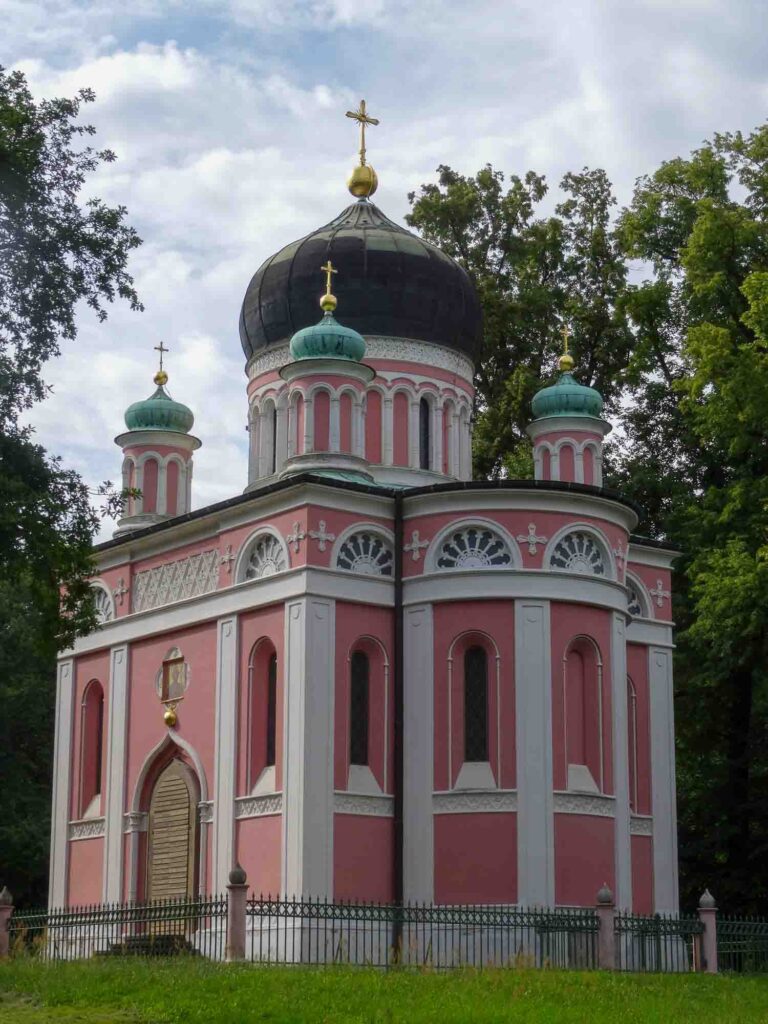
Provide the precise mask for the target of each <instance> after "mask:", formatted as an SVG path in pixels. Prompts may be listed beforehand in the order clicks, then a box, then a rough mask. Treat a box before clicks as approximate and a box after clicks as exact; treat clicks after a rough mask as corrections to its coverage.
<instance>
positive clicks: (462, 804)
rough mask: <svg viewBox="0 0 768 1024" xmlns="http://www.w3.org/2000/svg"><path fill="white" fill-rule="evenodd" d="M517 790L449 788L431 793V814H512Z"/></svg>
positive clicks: (515, 807)
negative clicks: (446, 790) (447, 790)
mask: <svg viewBox="0 0 768 1024" xmlns="http://www.w3.org/2000/svg"><path fill="white" fill-rule="evenodd" d="M516 812H517V790H514V789H504V790H491V791H488V790H471V789H468V790H463V791H458V792H457V791H456V790H450V791H449V792H438V793H433V794H432V813H433V814H513V813H516Z"/></svg>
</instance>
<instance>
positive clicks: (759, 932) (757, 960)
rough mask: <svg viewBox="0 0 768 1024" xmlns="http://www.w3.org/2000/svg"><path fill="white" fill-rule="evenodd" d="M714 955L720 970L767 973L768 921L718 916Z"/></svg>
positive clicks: (754, 918) (756, 918)
mask: <svg viewBox="0 0 768 1024" xmlns="http://www.w3.org/2000/svg"><path fill="white" fill-rule="evenodd" d="M717 958H718V963H719V965H720V970H721V971H739V972H744V973H746V972H749V973H765V972H768V921H766V920H765V918H760V917H728V916H726V915H718V918H717Z"/></svg>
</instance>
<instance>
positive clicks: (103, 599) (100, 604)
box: [91, 587, 115, 624]
mask: <svg viewBox="0 0 768 1024" xmlns="http://www.w3.org/2000/svg"><path fill="white" fill-rule="evenodd" d="M91 589H92V590H93V607H94V610H95V612H96V620H97V622H98V623H99V624H102V623H104V622H111V620H112V619H114V617H115V609H114V607H113V605H112V598H111V597H110V596H109V594H108V593H107V591H106V590H105V589H104V587H92V588H91Z"/></svg>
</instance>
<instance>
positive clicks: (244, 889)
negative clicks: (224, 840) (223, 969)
mask: <svg viewBox="0 0 768 1024" xmlns="http://www.w3.org/2000/svg"><path fill="white" fill-rule="evenodd" d="M247 881H248V880H247V878H246V874H245V871H243V869H242V868H241V867H240V865H239V864H236V865H235V867H233V868H232V870H231V871H230V872H229V885H227V960H245V921H246V914H245V910H246V902H247V899H248V884H247Z"/></svg>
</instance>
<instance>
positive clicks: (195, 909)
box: [8, 896, 227, 960]
mask: <svg viewBox="0 0 768 1024" xmlns="http://www.w3.org/2000/svg"><path fill="white" fill-rule="evenodd" d="M8 933H9V934H8V946H9V952H10V955H11V956H34V957H38V958H40V959H42V960H78V959H83V958H86V957H92V956H126V955H135V956H168V955H171V954H180V953H186V954H188V955H190V956H205V957H209V958H211V959H216V960H223V959H224V954H225V949H226V934H227V897H226V896H204V897H199V898H194V899H179V900H158V901H155V902H152V903H100V904H95V905H93V906H83V907H66V908H59V909H51V910H32V911H19V912H17V913H14V914H13V915H12V916H11V918H10V921H9V926H8Z"/></svg>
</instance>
